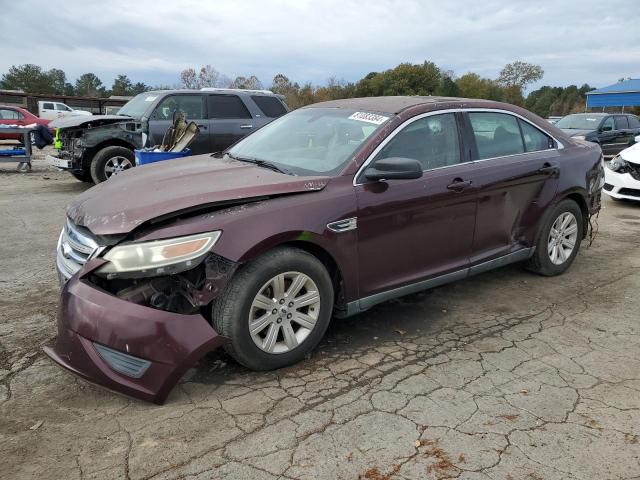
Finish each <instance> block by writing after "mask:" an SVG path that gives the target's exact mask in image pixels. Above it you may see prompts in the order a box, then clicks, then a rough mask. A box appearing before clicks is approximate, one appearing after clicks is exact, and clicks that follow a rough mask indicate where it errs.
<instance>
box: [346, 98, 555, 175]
mask: <svg viewBox="0 0 640 480" xmlns="http://www.w3.org/2000/svg"><path fill="white" fill-rule="evenodd" d="M459 112H463V113H471V112H490V113H504V114H507V115H512V116H514V117H517V118H519V119H521V120H523V121H525V122H527V123H528V124H529V125H531V126H532V127H533V128H536V129H537V130H539V131H541V132H542V133H544V134H545V135H547V136H548V137H551V138H552V139H553V141H554V142H556V145H557V147H556V148H547V149H546V150H535V151H533V152H522V153H514V154H511V155H501V156H498V157H489V158H482V159H480V158H479V159H476V160H470V161H468V162H460V163H456V164H454V165H444V166H442V167H437V168H430V169H428V170H423V172H432V171H434V170H441V169H443V168H451V167H457V166H458V165H466V164H470V163H475V162H484V161H487V160H495V159H497V158H508V157H515V156H517V155H529V154H531V153H538V152H547V151H550V150H562V149H563V148H565V147H564V144H563V143H562V142H561V141H560V140H558V139H557V138H556V137H554V136H553V135H551V134H550V133H549V132H547V131H545V130H543V129H541V128H540V127H539V126H538V125H536V124H535V123H533V122H531V121H530V120H528V119H527V118H525V117H523V116H522V115H519V114H517V113H515V112H510V111H509V110H502V109H499V108H451V109H444V110H435V111H433V112H426V113H421V114H420V115H416V116H415V117H411V118H409V119H407V120H405V121H404V122H403V123H401V124H400V125H398V127H397V128H396V129H395V130H394V131H393V132H391V134H390V135H389V136H388V137H387V138H385V139H384V140H383V141H382V142H381V143H380V145H378V146H377V147H376V149H375V150H374V151H373V152H371V154H369V156H368V157H367V159H366V160H365V161H364V162H362V165H360V167H359V168H358V171H357V172H356V174H355V175H354V176H353V182H352V184H353V186H354V187H357V186H358V185H365V184H364V183H358V182H357V180H358V177H359V176H360V175H361V174H362V173H363V172H364V170H365V169H366V168H367V166H368V165H369V164H370V163H371V161H372V160H373V159H374V158H375V157H376V155H377V154H378V153H380V150H382V149H383V148H384V147H385V146H386V145H387V143H389V142H390V141H391V140H392V139H393V138H394V137H395V136H396V135H397V134H398V133H400V132H401V131H402V130H403V129H404V128H406V127H407V126H409V125H411V124H412V123H413V122H415V121H417V120H421V119H423V118H426V117H431V116H433V115H442V114H445V113H459Z"/></svg>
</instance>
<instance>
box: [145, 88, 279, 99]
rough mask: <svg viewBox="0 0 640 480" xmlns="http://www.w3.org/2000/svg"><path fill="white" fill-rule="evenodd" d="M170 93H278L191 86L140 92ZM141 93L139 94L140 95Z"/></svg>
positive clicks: (269, 94) (259, 94)
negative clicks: (194, 87)
mask: <svg viewBox="0 0 640 480" xmlns="http://www.w3.org/2000/svg"><path fill="white" fill-rule="evenodd" d="M145 93H147V94H149V93H150V94H157V95H164V94H171V93H190V94H209V95H210V94H214V95H215V94H219V95H225V94H234V95H253V96H255V95H258V96H268V97H277V96H278V95H277V94H275V93H273V92H270V91H269V90H251V89H246V88H201V89H198V90H196V89H191V88H177V89H172V90H149V91H147V92H142V94H145ZM142 94H141V95H142Z"/></svg>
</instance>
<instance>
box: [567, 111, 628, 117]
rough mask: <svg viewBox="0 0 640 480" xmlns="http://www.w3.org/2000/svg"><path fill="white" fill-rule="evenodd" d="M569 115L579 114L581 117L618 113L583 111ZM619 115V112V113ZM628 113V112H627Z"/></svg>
mask: <svg viewBox="0 0 640 480" xmlns="http://www.w3.org/2000/svg"><path fill="white" fill-rule="evenodd" d="M569 115H579V116H581V117H584V116H589V117H606V116H607V115H616V114H615V113H606V112H582V113H570V114H569ZM569 115H567V117H568V116H569ZM618 115H619V114H618ZM625 115H626V114H625Z"/></svg>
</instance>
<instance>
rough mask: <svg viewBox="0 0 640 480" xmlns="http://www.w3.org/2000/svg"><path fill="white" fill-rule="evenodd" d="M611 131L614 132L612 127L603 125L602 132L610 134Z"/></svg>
mask: <svg viewBox="0 0 640 480" xmlns="http://www.w3.org/2000/svg"><path fill="white" fill-rule="evenodd" d="M611 130H613V128H612V127H611V125H603V126H602V128H601V129H600V131H601V132H610V131H611Z"/></svg>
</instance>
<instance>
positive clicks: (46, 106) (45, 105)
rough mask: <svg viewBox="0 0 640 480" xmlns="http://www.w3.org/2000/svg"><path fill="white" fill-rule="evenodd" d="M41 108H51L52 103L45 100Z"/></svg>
mask: <svg viewBox="0 0 640 480" xmlns="http://www.w3.org/2000/svg"><path fill="white" fill-rule="evenodd" d="M42 108H44V109H45V110H53V103H49V102H45V103H43V104H42Z"/></svg>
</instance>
